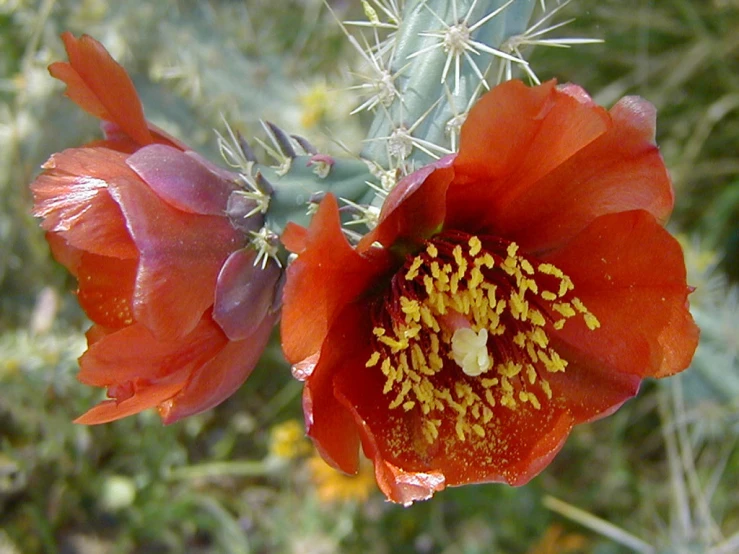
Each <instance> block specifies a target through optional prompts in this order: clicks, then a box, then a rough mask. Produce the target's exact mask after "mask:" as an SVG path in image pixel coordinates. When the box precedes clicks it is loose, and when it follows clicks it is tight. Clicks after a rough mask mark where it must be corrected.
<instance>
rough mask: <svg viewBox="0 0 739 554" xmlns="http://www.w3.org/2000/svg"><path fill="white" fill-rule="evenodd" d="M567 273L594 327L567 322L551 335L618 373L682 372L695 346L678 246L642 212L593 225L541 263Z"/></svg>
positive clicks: (695, 330) (607, 218) (608, 217)
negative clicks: (592, 317)
mask: <svg viewBox="0 0 739 554" xmlns="http://www.w3.org/2000/svg"><path fill="white" fill-rule="evenodd" d="M544 260H545V261H548V262H550V263H552V264H554V265H556V266H557V267H559V268H560V269H561V270H562V271H564V273H565V274H567V275H569V276H570V278H571V279H572V281H573V283H575V290H574V291H573V294H575V295H577V297H578V298H580V300H582V301H583V303H584V304H585V306H587V308H588V309H589V310H590V312H592V313H593V314H594V315H595V316H596V317H597V318H598V320H599V321H600V324H601V327H600V329H598V330H597V331H590V330H589V329H588V328H587V327H586V326H585V324H584V323H583V322H582V321H574V320H573V321H571V322H568V324H567V325H565V326H564V328H563V329H562V330H561V331H559V332H556V335H555V336H556V337H557V338H558V339H560V340H562V341H565V342H567V343H568V344H569V345H570V347H571V348H573V349H575V350H579V351H581V352H582V353H583V355H584V357H585V359H588V358H590V359H597V360H600V361H601V363H604V364H606V366H610V367H612V368H615V369H617V370H618V371H620V372H623V373H626V374H630V375H637V376H640V377H664V376H666V375H671V374H673V373H676V372H678V371H681V370H683V369H685V368H686V367H687V366H688V365H689V364H690V360H691V358H692V356H693V352H694V351H695V348H696V345H697V341H698V328H697V327H696V326H695V323H694V322H693V318H692V317H691V315H690V312H689V311H688V310H687V309H686V306H687V298H688V293H689V289H688V287H687V286H686V284H685V264H684V261H683V255H682V251H681V249H680V245H679V244H678V242H677V241H676V240H675V239H674V238H672V237H671V236H670V235H669V233H668V232H667V231H665V230H664V229H663V228H662V227H661V226H660V224H659V223H658V222H657V221H656V220H655V219H654V217H653V216H652V215H651V214H649V213H647V212H644V211H632V212H624V213H620V214H611V215H605V216H602V217H600V218H598V219H596V220H595V221H594V222H593V223H592V224H590V225H589V226H588V227H587V228H586V229H584V230H583V231H582V232H581V233H580V234H579V235H577V237H575V238H574V239H573V240H572V241H571V242H570V243H568V244H567V245H566V246H565V247H564V248H562V249H561V250H558V251H556V252H552V253H551V254H550V255H548V256H546V257H545V258H544Z"/></svg>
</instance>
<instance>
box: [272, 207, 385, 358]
mask: <svg viewBox="0 0 739 554" xmlns="http://www.w3.org/2000/svg"><path fill="white" fill-rule="evenodd" d="M385 256H386V253H385V252H384V251H381V252H376V251H372V252H369V253H368V254H367V255H366V256H364V257H363V256H360V255H359V254H357V252H355V251H354V249H353V248H352V247H351V246H350V245H349V243H348V242H347V240H346V238H345V237H344V234H343V233H342V231H341V221H340V219H339V208H338V204H337V203H336V199H335V198H334V196H333V195H331V194H328V195H326V198H325V199H324V200H323V201H322V202H321V205H320V206H319V208H318V212H317V213H316V215H315V216H313V220H312V221H311V224H310V227H309V229H308V232H307V236H306V237H305V248H304V250H303V251H302V252H301V254H300V255H299V256H298V259H297V260H295V261H294V262H293V263H291V264H290V266H289V267H288V268H287V283H286V284H285V289H284V293H283V302H284V307H283V311H282V348H283V351H284V353H285V356H286V357H287V359H288V361H289V362H290V363H293V364H295V363H298V362H300V361H302V360H304V359H306V358H308V357H310V356H311V355H312V354H315V353H316V352H318V351H319V350H320V348H321V344H322V343H323V341H324V339H325V338H326V335H327V333H328V329H329V327H330V326H331V324H332V322H333V319H334V317H335V315H336V313H337V310H339V309H340V308H343V307H344V306H345V305H346V304H347V303H348V302H350V301H351V300H352V299H353V298H355V297H356V296H357V295H358V294H360V293H361V292H363V291H365V290H366V289H367V288H368V287H369V286H370V284H371V283H372V282H373V281H374V280H375V279H376V278H377V276H378V275H379V274H382V273H383V272H384V271H386V268H387V266H388V260H387V259H386V257H385Z"/></svg>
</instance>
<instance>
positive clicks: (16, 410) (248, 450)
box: [0, 0, 739, 554]
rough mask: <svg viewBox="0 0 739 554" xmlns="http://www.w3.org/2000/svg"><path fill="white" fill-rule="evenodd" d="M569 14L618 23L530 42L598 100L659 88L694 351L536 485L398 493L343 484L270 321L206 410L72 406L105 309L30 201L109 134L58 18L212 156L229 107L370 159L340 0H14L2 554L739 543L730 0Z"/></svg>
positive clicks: (593, 429)
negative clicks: (260, 350) (117, 413)
mask: <svg viewBox="0 0 739 554" xmlns="http://www.w3.org/2000/svg"><path fill="white" fill-rule="evenodd" d="M330 3H331V5H332V7H333V8H334V10H335V11H336V13H337V15H338V16H339V17H341V18H342V19H357V18H359V17H361V16H362V10H361V4H360V2H358V1H349V0H346V1H343V2H342V1H332V2H330ZM547 3H548V4H549V7H550V9H551V8H552V7H553V5H556V0H547ZM571 18H575V20H574V21H573V22H571V23H570V24H568V25H567V26H566V27H564V28H561V29H557V30H556V31H554V32H553V33H554V36H566V37H589V38H601V39H604V41H605V42H604V43H602V44H591V45H578V46H576V47H574V48H573V49H565V48H546V47H543V46H540V47H537V48H536V49H535V50H534V51H532V52H530V53H528V55H527V59H528V60H529V61H530V63H531V64H532V66H533V68H534V70H535V71H536V73H537V75H538V76H539V78H540V79H542V80H545V79H549V78H551V77H556V78H557V79H558V80H559V81H560V82H566V81H573V82H576V83H578V84H580V85H582V86H584V87H585V89H586V90H588V91H589V92H590V93H591V94H592V95H593V96H594V97H595V99H596V101H598V102H599V103H601V104H604V105H606V106H610V105H612V104H613V103H614V102H615V101H616V100H617V99H618V98H620V97H621V96H623V95H627V94H638V95H640V96H643V97H645V98H647V99H648V100H650V101H651V102H653V103H654V104H655V105H656V106H657V108H658V113H659V119H658V136H657V138H658V143H659V144H660V146H661V149H662V153H663V156H664V158H665V160H666V162H667V165H668V167H669V168H670V171H671V174H672V177H673V180H674V185H675V190H676V198H677V201H676V209H675V213H674V215H673V218H672V221H671V222H670V229H671V231H673V232H674V233H675V234H676V235H678V236H679V237H680V240H681V242H682V244H683V246H684V248H685V252H686V260H687V265H688V270H689V283H690V284H691V285H693V286H695V287H697V288H696V292H695V293H694V294H693V295H692V296H691V304H692V311H693V313H694V315H695V317H696V320H697V321H698V323H699V325H700V326H701V328H702V339H701V345H700V346H699V349H698V353H697V355H696V359H695V362H694V364H693V367H692V368H691V369H690V370H688V371H687V372H686V373H684V374H683V375H681V376H680V377H679V378H675V379H671V380H667V381H665V382H659V383H657V382H650V383H646V385H645V386H644V387H643V389H642V392H641V393H640V395H639V397H637V398H636V399H634V400H632V401H630V402H629V403H627V405H625V406H624V408H622V409H621V410H620V411H619V412H618V413H617V414H615V415H614V416H612V417H610V418H607V419H605V420H603V421H599V422H596V423H593V424H588V425H584V426H581V427H579V428H577V429H576V430H575V432H574V433H573V435H572V437H571V438H570V440H569V441H568V443H567V444H566V446H565V447H564V449H563V450H562V452H561V453H560V455H559V456H558V457H557V458H556V459H555V461H554V463H552V465H551V466H550V467H549V468H548V469H547V470H545V471H544V472H543V473H542V474H541V475H540V476H539V477H537V478H536V479H534V480H533V481H532V482H531V483H530V484H528V485H526V486H525V487H522V488H518V489H513V488H510V487H507V486H502V485H484V486H474V487H467V488H462V489H449V490H446V491H443V492H441V493H438V494H437V495H436V496H435V497H434V499H433V500H432V501H429V502H423V503H419V504H416V505H414V506H412V507H410V508H402V507H399V506H395V505H391V504H388V503H386V502H385V501H384V498H383V497H382V495H381V494H379V493H378V492H377V491H376V488H375V484H374V480H373V477H372V472H371V468H369V467H365V468H364V469H363V471H362V472H361V473H360V475H359V476H357V477H353V478H350V477H345V476H342V475H340V474H338V473H336V472H334V471H333V470H331V469H329V468H328V467H327V466H326V465H325V464H323V462H322V461H321V460H320V459H319V458H317V457H316V455H315V453H314V452H313V450H312V447H311V446H310V444H309V443H308V442H307V441H306V440H305V439H304V438H303V428H302V421H301V413H300V402H299V396H300V390H301V387H300V384H299V383H297V382H295V381H293V380H292V378H291V377H290V372H289V370H288V368H287V367H286V366H285V364H284V362H282V361H281V356H280V353H279V347H278V341H277V340H274V341H273V343H274V344H273V347H271V348H270V349H269V350H268V352H267V353H266V354H265V356H264V357H263V359H262V361H261V362H260V364H259V366H258V367H257V370H256V371H255V372H254V374H253V375H252V377H251V378H250V379H249V381H248V382H247V384H246V385H245V386H244V387H243V388H242V389H241V390H240V391H239V393H238V394H236V395H235V396H234V397H232V398H231V399H230V400H228V401H227V402H225V403H224V404H222V405H221V406H219V407H218V408H216V409H214V410H212V411H210V412H208V413H206V414H202V415H199V416H196V417H192V418H189V419H187V420H185V421H182V422H179V423H176V424H174V425H172V426H169V427H163V426H162V425H161V423H160V421H159V418H158V416H157V415H156V414H155V413H144V414H141V415H139V416H135V417H130V418H128V419H125V420H122V421H118V422H115V423H111V424H107V425H102V426H96V427H82V426H78V425H74V424H72V423H71V421H72V419H74V418H75V417H76V416H78V415H79V414H81V413H82V412H84V411H85V410H86V409H87V408H89V407H90V406H92V405H93V404H94V403H96V402H97V401H98V400H100V399H101V397H102V396H103V391H100V390H93V389H91V388H89V387H86V386H83V385H81V384H79V383H78V382H77V381H76V379H75V374H76V371H77V365H76V364H77V362H76V359H77V357H78V356H79V355H81V353H82V352H83V350H84V347H85V343H84V335H83V333H84V331H85V329H86V327H87V325H88V324H87V322H86V321H85V319H84V315H83V314H82V312H81V311H80V309H79V308H78V307H77V305H76V301H75V297H74V290H75V283H74V281H73V279H71V278H70V276H69V275H67V274H66V272H65V271H63V270H62V268H61V267H60V266H57V265H56V264H55V262H54V261H53V260H52V259H51V257H50V255H49V252H48V248H47V246H46V243H45V241H44V238H43V234H42V233H41V231H40V229H39V228H38V224H37V222H36V221H35V220H34V218H33V217H32V216H31V215H30V208H31V204H32V202H31V197H30V193H29V190H28V184H29V183H30V182H31V181H32V180H33V179H34V177H35V176H36V175H37V174H38V172H39V166H40V165H41V164H42V163H43V162H44V161H45V160H46V159H47V158H48V156H49V155H50V154H52V153H53V152H56V151H59V150H62V149H64V148H67V147H72V146H76V145H80V144H81V143H83V142H86V141H89V140H92V139H94V138H97V137H98V136H99V129H98V123H97V121H95V120H94V119H93V118H92V117H91V116H88V115H86V114H84V113H83V112H82V111H81V110H79V109H77V108H76V107H74V106H73V104H72V103H71V102H70V101H69V100H68V99H66V98H65V97H63V95H62V91H63V86H62V85H61V84H60V83H58V82H56V81H55V80H53V79H52V78H51V77H50V76H49V75H48V72H47V70H46V67H47V65H48V64H49V63H51V62H52V61H56V60H62V59H66V56H65V54H64V50H63V47H62V44H61V41H60V39H59V34H60V33H61V32H62V31H65V30H70V31H72V32H73V33H74V34H75V35H79V34H82V33H87V34H90V35H92V36H94V37H95V38H97V39H98V40H100V41H101V42H102V43H103V44H104V45H105V46H106V47H107V48H108V49H109V51H110V52H111V54H112V55H113V56H114V57H115V58H116V59H117V60H118V61H120V62H121V63H122V64H123V65H124V66H125V67H126V68H127V69H128V71H129V72H130V73H131V75H132V77H133V78H134V81H135V83H136V86H137V89H138V90H139V92H140V94H141V97H142V99H143V103H144V106H145V109H146V113H147V117H148V118H149V119H150V120H151V121H153V122H154V123H155V124H157V125H159V126H161V127H163V128H164V129H166V130H167V131H168V132H170V133H171V134H173V135H175V136H177V137H178V138H180V139H182V140H183V141H184V142H186V143H187V144H189V145H191V146H192V147H193V148H195V149H198V150H200V151H201V152H203V153H204V154H206V155H208V156H209V157H210V158H211V159H212V160H214V161H218V154H217V148H216V141H215V133H214V129H219V130H223V129H224V123H223V121H224V119H225V120H226V121H228V123H229V124H230V125H231V126H232V127H234V128H235V129H238V130H240V131H241V132H242V133H243V134H244V135H245V136H247V137H249V136H252V135H255V134H259V133H260V132H261V131H260V127H259V123H258V121H259V119H266V120H269V121H272V122H274V123H276V124H277V125H279V126H280V127H282V128H283V129H285V130H286V131H288V132H290V133H297V134H301V135H303V136H307V137H309V138H310V139H311V141H312V142H314V143H316V144H317V145H319V146H320V147H321V148H322V149H323V150H324V151H329V152H332V151H333V152H337V153H338V152H341V147H340V146H338V144H339V143H340V144H342V145H344V146H345V147H348V148H349V149H350V150H351V151H353V152H358V151H359V149H360V147H361V140H362V138H363V130H364V129H366V128H367V125H368V122H369V121H368V120H367V119H363V114H359V115H353V116H350V115H349V114H350V112H351V111H352V110H353V109H354V108H355V107H356V106H358V105H359V104H361V102H362V101H363V100H362V98H360V97H359V96H356V94H355V93H356V90H352V89H350V88H349V87H351V86H352V85H356V84H357V78H356V75H355V72H356V71H357V68H359V67H360V66H361V63H362V62H361V60H360V58H359V55H358V53H357V52H356V51H355V50H354V49H353V47H352V46H351V45H350V43H349V41H348V40H347V39H346V37H345V36H344V34H343V33H342V31H341V29H340V27H339V25H338V24H337V23H336V21H335V20H334V18H333V16H332V15H331V14H330V12H329V11H328V10H327V9H326V7H325V6H324V4H323V2H322V1H321V0H247V1H231V0H199V1H198V0H162V1H158V2H139V1H131V2H117V1H113V0H0V554H11V553H24V554H25V553H36V552H39V553H41V552H43V553H52V554H53V553H60V554H61V553H64V554H67V553H69V554H72V553H80V554H98V553H100V554H102V553H128V552H135V553H142V554H143V553H169V552H174V553H179V552H195V553H206V552H223V553H272V552H278V553H281V552H286V553H295V554H298V553H301V554H302V553H304V554H309V553H310V554H324V553H325V554H329V553H334V552H349V553H354V552H357V553H378V554H380V553H390V552H411V553H413V552H417V553H436V552H438V553H444V554H452V553H454V554H457V553H460V554H461V553H464V554H475V553H490V552H493V553H495V552H500V553H512V554H515V553H525V554H553V553H572V554H576V553H591V552H592V553H596V554H616V553H621V552H643V553H654V554H658V553H665V554H666V553H678V554H679V553H688V552H691V553H710V554H732V553H737V552H739V494H737V491H739V443H738V441H737V439H738V438H739V293H738V292H737V282H738V281H739V155H738V154H737V150H738V147H739V117H737V114H738V113H739V33H737V29H739V1H737V0H575V1H573V2H571V3H568V4H567V5H564V6H563V7H562V9H561V10H559V11H558V13H557V14H556V16H555V17H554V19H553V20H552V23H558V22H561V21H565V20H568V19H571ZM364 116H366V113H365V114H364Z"/></svg>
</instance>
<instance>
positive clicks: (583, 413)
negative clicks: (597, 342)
mask: <svg viewBox="0 0 739 554" xmlns="http://www.w3.org/2000/svg"><path fill="white" fill-rule="evenodd" d="M550 345H551V346H552V348H553V349H554V350H555V351H556V352H557V353H558V354H559V355H560V356H561V357H562V359H564V360H567V369H566V371H561V372H557V373H547V374H546V375H543V378H544V379H546V380H547V382H548V383H549V386H550V387H551V390H552V397H553V398H554V399H555V401H557V402H559V403H560V404H561V405H563V406H565V408H566V409H567V411H568V412H569V413H570V414H571V415H572V417H573V418H574V420H575V423H576V424H579V423H585V422H588V421H593V420H596V419H600V418H602V417H606V416H608V415H610V414H612V413H613V412H615V411H616V410H617V409H618V408H620V407H621V405H622V404H623V403H624V402H626V401H627V400H629V399H630V398H632V397H634V396H636V394H637V393H638V392H639V385H640V384H641V377H640V376H638V375H630V374H626V373H622V372H620V371H619V370H618V368H615V367H612V366H610V365H608V364H607V363H606V362H604V361H603V360H602V359H597V358H593V357H588V356H587V355H586V354H585V353H583V352H582V351H580V350H578V349H576V348H573V347H572V346H571V345H570V344H568V343H565V342H563V341H562V340H561V339H559V338H558V337H556V336H553V337H551V340H550Z"/></svg>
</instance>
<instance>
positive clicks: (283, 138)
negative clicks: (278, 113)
mask: <svg viewBox="0 0 739 554" xmlns="http://www.w3.org/2000/svg"><path fill="white" fill-rule="evenodd" d="M264 124H265V125H266V127H265V129H266V130H267V132H268V133H269V134H270V138H272V139H273V140H274V142H275V146H277V147H278V148H279V150H280V152H282V154H283V155H284V156H287V157H288V158H290V159H292V158H295V157H297V153H296V152H295V149H294V148H293V145H292V144H291V143H290V137H289V136H288V135H287V134H286V133H285V132H284V131H283V130H282V129H280V128H279V127H278V126H277V125H275V124H274V123H270V122H269V121H265V122H264Z"/></svg>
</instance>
